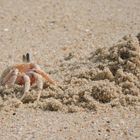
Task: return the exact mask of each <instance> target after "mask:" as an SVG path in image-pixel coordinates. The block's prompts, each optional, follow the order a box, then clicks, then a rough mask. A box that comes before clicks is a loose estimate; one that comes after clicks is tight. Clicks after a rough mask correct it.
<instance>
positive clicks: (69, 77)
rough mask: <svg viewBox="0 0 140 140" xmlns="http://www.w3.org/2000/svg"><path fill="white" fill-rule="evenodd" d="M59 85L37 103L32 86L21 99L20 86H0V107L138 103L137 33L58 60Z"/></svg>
mask: <svg viewBox="0 0 140 140" xmlns="http://www.w3.org/2000/svg"><path fill="white" fill-rule="evenodd" d="M57 73H58V75H62V76H63V82H62V83H61V85H59V84H58V85H55V86H52V85H50V86H49V87H48V88H47V89H44V90H43V91H42V96H41V99H40V101H39V102H36V98H37V90H36V89H32V90H31V91H30V93H29V95H28V96H27V97H26V98H25V99H24V101H23V102H21V101H20V100H19V98H20V97H21V96H22V88H23V87H20V86H17V85H15V87H13V88H11V89H6V88H4V87H1V88H0V109H7V108H16V107H21V106H22V107H32V108H41V109H43V110H51V111H65V112H76V111H83V110H93V111H96V110H98V109H99V108H100V107H102V106H111V107H113V106H118V105H122V106H129V105H131V106H134V105H138V104H139V103H140V34H138V35H137V37H135V36H132V35H128V36H125V37H123V38H122V39H121V40H120V41H119V42H118V43H117V44H116V45H114V46H112V47H111V48H100V49H97V50H96V51H95V52H93V53H91V55H90V57H88V58H85V59H84V60H81V61H80V62H76V61H75V62H73V61H71V59H69V60H67V59H64V61H63V62H62V63H61V65H60V67H59V69H58V70H57Z"/></svg>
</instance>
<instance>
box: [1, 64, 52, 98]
mask: <svg viewBox="0 0 140 140" xmlns="http://www.w3.org/2000/svg"><path fill="white" fill-rule="evenodd" d="M44 81H46V82H49V83H51V84H54V81H53V80H51V79H50V78H49V76H48V74H46V73H45V72H44V71H43V70H42V69H41V68H40V67H39V65H37V64H33V63H23V64H17V65H14V66H11V67H8V68H7V69H6V70H4V72H3V73H2V75H1V78H0V83H1V85H2V86H8V87H11V86H13V85H14V84H18V85H24V93H23V96H22V98H21V99H23V98H24V97H25V95H26V94H27V93H28V91H29V89H30V87H31V85H33V84H36V85H37V87H38V89H39V95H38V99H37V100H39V98H40V94H41V90H42V89H43V82H44Z"/></svg>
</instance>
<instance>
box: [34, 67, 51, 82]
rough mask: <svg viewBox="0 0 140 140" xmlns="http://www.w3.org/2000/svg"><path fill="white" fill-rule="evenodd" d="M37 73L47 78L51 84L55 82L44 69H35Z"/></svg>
mask: <svg viewBox="0 0 140 140" xmlns="http://www.w3.org/2000/svg"><path fill="white" fill-rule="evenodd" d="M34 71H35V72H36V73H38V74H40V75H41V76H42V77H43V78H45V80H46V81H48V82H49V83H51V84H54V81H53V80H52V79H51V78H49V76H48V74H46V73H45V72H44V71H42V70H40V69H35V70H34Z"/></svg>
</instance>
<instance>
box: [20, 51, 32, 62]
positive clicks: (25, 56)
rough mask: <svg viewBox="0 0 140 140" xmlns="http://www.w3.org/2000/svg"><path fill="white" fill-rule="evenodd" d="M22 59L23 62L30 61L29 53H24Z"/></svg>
mask: <svg viewBox="0 0 140 140" xmlns="http://www.w3.org/2000/svg"><path fill="white" fill-rule="evenodd" d="M22 60H23V62H26V63H29V62H31V55H30V54H29V53H27V54H26V55H23V56H22Z"/></svg>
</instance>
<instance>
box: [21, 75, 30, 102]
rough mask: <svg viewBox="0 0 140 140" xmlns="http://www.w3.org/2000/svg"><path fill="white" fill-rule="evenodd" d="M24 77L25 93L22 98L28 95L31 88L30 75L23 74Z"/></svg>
mask: <svg viewBox="0 0 140 140" xmlns="http://www.w3.org/2000/svg"><path fill="white" fill-rule="evenodd" d="M23 79H24V82H25V84H24V91H23V95H22V97H21V100H23V99H24V97H25V96H26V95H27V93H28V92H29V89H30V77H29V76H28V75H26V74H23Z"/></svg>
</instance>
